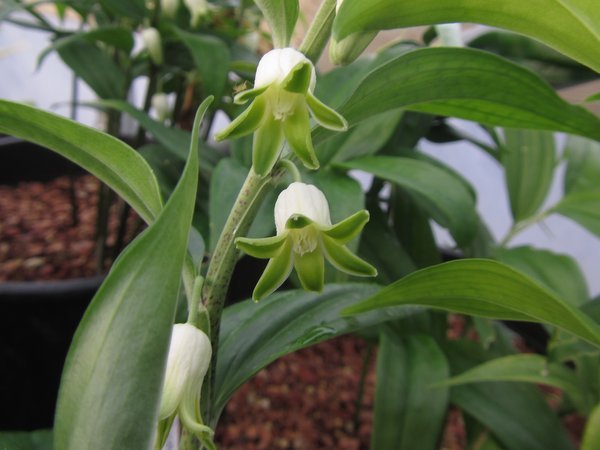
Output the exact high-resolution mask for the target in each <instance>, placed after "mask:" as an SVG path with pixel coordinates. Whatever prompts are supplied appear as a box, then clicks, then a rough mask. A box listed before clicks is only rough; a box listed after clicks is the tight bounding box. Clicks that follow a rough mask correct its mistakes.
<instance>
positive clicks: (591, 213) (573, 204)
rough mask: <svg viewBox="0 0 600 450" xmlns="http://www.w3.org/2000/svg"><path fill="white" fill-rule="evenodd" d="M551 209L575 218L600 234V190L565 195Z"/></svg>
mask: <svg viewBox="0 0 600 450" xmlns="http://www.w3.org/2000/svg"><path fill="white" fill-rule="evenodd" d="M551 211H552V212H555V213H558V214H562V215H563V216H566V217H568V218H569V219H571V220H574V221H575V222H577V223H578V224H579V225H581V226H583V227H585V228H586V229H587V230H588V231H590V232H592V233H594V234H595V235H596V236H600V190H597V191H586V192H576V193H574V194H568V195H565V196H564V197H563V198H562V200H561V201H560V202H559V203H558V204H557V205H556V206H554V207H553V208H552V210H551Z"/></svg>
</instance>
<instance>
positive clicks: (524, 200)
mask: <svg viewBox="0 0 600 450" xmlns="http://www.w3.org/2000/svg"><path fill="white" fill-rule="evenodd" d="M500 158H501V161H502V165H503V166H504V174H505V179H506V186H507V188H508V196H509V199H510V207H511V210H512V215H513V217H514V219H515V221H519V220H523V219H526V218H528V217H530V216H532V215H534V214H535V213H536V212H537V211H538V209H539V208H540V207H541V206H542V204H543V202H544V200H545V199H546V197H547V195H548V191H549V190H550V184H551V183H552V178H553V175H554V167H555V166H556V148H555V145H554V134H552V133H549V132H547V131H538V130H523V129H514V128H505V129H504V146H503V148H502V150H501V154H500Z"/></svg>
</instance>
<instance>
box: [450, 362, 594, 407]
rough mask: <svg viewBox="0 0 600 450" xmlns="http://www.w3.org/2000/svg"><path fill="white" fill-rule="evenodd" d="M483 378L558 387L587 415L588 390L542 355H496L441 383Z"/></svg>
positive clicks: (484, 379)
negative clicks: (498, 356)
mask: <svg viewBox="0 0 600 450" xmlns="http://www.w3.org/2000/svg"><path fill="white" fill-rule="evenodd" d="M485 381H513V382H518V381H523V382H526V383H535V384H544V385H547V386H554V387H556V388H558V389H561V390H562V391H563V392H565V393H566V394H568V395H569V397H570V398H571V400H572V401H573V403H574V404H575V405H576V407H577V409H578V410H579V411H580V412H582V413H583V414H588V413H589V411H590V409H591V407H592V406H593V405H590V402H589V401H590V399H591V398H592V397H591V395H590V394H591V393H590V392H586V390H585V389H584V388H583V386H582V385H581V384H580V382H579V380H578V378H577V376H576V375H575V373H574V372H573V371H572V370H570V369H568V368H567V367H566V366H564V365H562V364H557V363H551V362H549V361H548V360H546V358H544V357H543V356H541V355H510V356H505V357H503V358H496V359H492V360H490V361H487V362H485V363H483V364H481V365H478V366H476V367H474V368H472V369H470V370H467V371H466V372H463V373H461V374H459V375H457V376H454V377H452V378H450V379H448V380H446V381H444V382H442V383H439V385H440V386H457V385H460V384H468V383H481V382H485Z"/></svg>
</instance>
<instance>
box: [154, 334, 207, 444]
mask: <svg viewBox="0 0 600 450" xmlns="http://www.w3.org/2000/svg"><path fill="white" fill-rule="evenodd" d="M211 356H212V346H211V343H210V339H209V338H208V336H207V335H206V334H205V333H204V332H203V331H202V330H199V329H198V328H196V327H195V326H193V325H191V324H189V323H184V324H183V323H182V324H176V325H174V326H173V331H172V334H171V344H170V347H169V355H168V357H167V368H166V372H165V379H164V383H163V391H162V397H161V402H160V408H159V412H158V419H159V421H163V420H166V419H171V418H173V417H174V416H176V415H177V416H179V420H180V421H181V424H182V426H183V427H184V428H187V429H188V430H189V431H190V432H192V433H194V434H196V435H197V436H198V437H199V438H200V439H201V440H211V439H212V435H213V431H212V430H211V429H210V428H209V427H208V426H206V425H204V424H203V422H202V417H201V415H200V393H201V391H202V383H203V381H204V377H205V375H206V372H207V371H208V367H209V365H210V360H211ZM164 431H166V434H168V430H164Z"/></svg>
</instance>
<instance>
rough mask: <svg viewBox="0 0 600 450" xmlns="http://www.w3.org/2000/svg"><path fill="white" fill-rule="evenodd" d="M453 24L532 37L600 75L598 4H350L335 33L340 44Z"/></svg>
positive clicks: (367, 0)
mask: <svg viewBox="0 0 600 450" xmlns="http://www.w3.org/2000/svg"><path fill="white" fill-rule="evenodd" d="M453 22H475V23H481V24H484V25H490V26H493V27H498V28H505V29H507V30H511V31H516V32H518V33H521V34H525V35H527V36H531V37H533V38H536V39H538V40H540V41H542V42H544V43H546V44H548V45H550V46H552V47H554V48H555V49H557V50H559V51H560V52H562V53H564V54H566V55H568V56H570V57H571V58H574V59H576V60H578V61H579V62H581V63H583V64H585V65H587V66H589V67H591V68H592V69H595V70H596V72H600V10H599V9H598V3H597V2H596V0H529V1H527V2H523V1H521V0H463V1H461V2H459V3H457V2H456V1H455V0H421V1H418V2H410V1H398V0H349V1H346V2H344V4H343V5H342V7H341V8H340V10H339V11H338V15H337V17H336V20H335V23H334V28H333V30H334V34H335V35H337V37H338V39H339V38H343V37H345V36H347V35H349V34H351V33H355V32H358V31H367V30H381V29H391V28H401V27H412V26H416V25H432V24H437V23H453ZM557 30H560V33H557Z"/></svg>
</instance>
